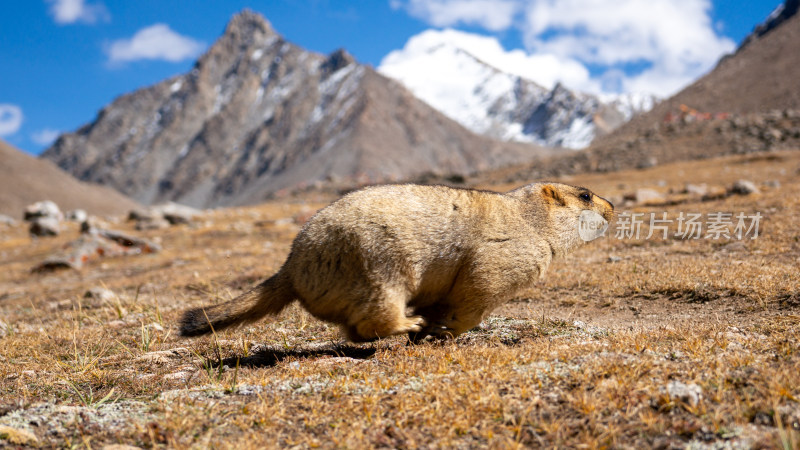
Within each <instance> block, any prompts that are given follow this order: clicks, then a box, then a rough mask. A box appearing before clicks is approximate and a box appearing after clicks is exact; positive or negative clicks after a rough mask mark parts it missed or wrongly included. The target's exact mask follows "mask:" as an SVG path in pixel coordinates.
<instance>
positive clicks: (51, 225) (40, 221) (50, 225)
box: [29, 217, 61, 236]
mask: <svg viewBox="0 0 800 450" xmlns="http://www.w3.org/2000/svg"><path fill="white" fill-rule="evenodd" d="M29 231H30V234H31V235H32V236H58V233H60V232H61V226H60V222H59V220H58V219H57V218H55V217H37V218H36V219H34V220H33V222H32V223H31V227H30V229H29Z"/></svg>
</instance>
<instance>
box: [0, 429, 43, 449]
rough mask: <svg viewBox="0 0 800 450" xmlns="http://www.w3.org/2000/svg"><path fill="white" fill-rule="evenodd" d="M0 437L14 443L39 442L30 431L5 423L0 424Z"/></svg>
mask: <svg viewBox="0 0 800 450" xmlns="http://www.w3.org/2000/svg"><path fill="white" fill-rule="evenodd" d="M0 439H4V440H6V441H8V442H10V443H12V444H14V445H31V446H36V445H38V444H39V439H38V438H37V437H36V435H35V434H33V433H31V432H30V431H28V430H23V429H21V428H12V427H9V426H7V425H0Z"/></svg>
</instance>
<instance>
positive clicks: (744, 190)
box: [731, 180, 761, 195]
mask: <svg viewBox="0 0 800 450" xmlns="http://www.w3.org/2000/svg"><path fill="white" fill-rule="evenodd" d="M731 192H732V193H734V194H739V195H749V194H758V193H760V192H761V191H760V190H759V189H758V186H756V184H755V183H753V182H752V181H750V180H739V181H737V182H736V183H733V187H731Z"/></svg>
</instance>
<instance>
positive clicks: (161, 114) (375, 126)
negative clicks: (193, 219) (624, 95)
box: [43, 11, 542, 207]
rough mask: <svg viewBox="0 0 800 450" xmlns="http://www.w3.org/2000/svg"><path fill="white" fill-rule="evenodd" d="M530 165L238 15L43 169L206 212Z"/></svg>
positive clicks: (59, 147) (69, 139)
mask: <svg viewBox="0 0 800 450" xmlns="http://www.w3.org/2000/svg"><path fill="white" fill-rule="evenodd" d="M541 152H542V150H540V149H538V148H536V147H535V146H531V145H512V144H508V143H498V142H493V141H491V140H489V139H486V138H483V137H479V136H476V135H474V134H473V133H471V132H469V131H467V130H466V129H464V128H463V127H461V126H460V125H458V124H457V123H455V122H453V121H452V120H450V119H448V118H446V117H445V116H443V115H442V114H440V113H439V112H437V111H436V110H434V109H433V108H431V107H430V106H428V105H426V104H424V103H423V102H422V101H420V100H418V99H416V98H415V97H414V96H413V95H412V94H411V93H410V92H408V91H407V90H406V89H405V88H403V87H402V86H401V85H400V84H399V83H397V82H395V81H393V80H390V79H388V78H386V77H384V76H382V75H380V74H378V73H377V72H375V71H374V70H373V69H371V68H370V67H368V66H365V65H361V64H359V63H357V62H356V61H355V60H354V59H353V57H352V56H350V55H349V54H348V53H347V52H345V51H343V50H339V51H336V52H334V53H332V54H330V55H320V54H317V53H312V52H309V51H306V50H304V49H302V48H300V47H298V46H296V45H293V44H291V43H289V42H287V41H285V40H284V39H283V38H282V37H281V36H280V35H279V34H277V33H276V32H275V31H274V30H273V29H272V27H271V26H270V24H269V23H268V22H267V21H266V20H265V19H264V18H263V17H262V16H261V15H259V14H256V13H254V12H250V11H244V12H241V13H239V14H237V15H235V16H234V17H233V18H232V20H231V21H230V22H229V24H228V25H227V27H226V29H225V31H224V34H223V35H222V36H221V37H220V38H219V39H218V40H217V41H216V42H215V43H214V45H212V46H211V48H210V49H209V50H208V51H207V52H206V53H205V54H204V55H203V56H201V58H200V59H199V60H198V61H197V63H196V64H195V66H194V68H193V69H192V70H191V71H190V72H189V73H186V74H184V75H180V76H176V77H173V78H171V79H168V80H165V81H162V82H160V83H157V84H155V85H153V86H150V87H147V88H144V89H140V90H138V91H136V92H133V93H130V94H127V95H123V96H121V97H119V98H118V99H116V100H114V101H113V102H112V103H111V104H110V105H108V106H106V107H105V108H103V109H102V110H101V111H100V113H99V114H98V116H97V118H96V119H95V120H94V121H93V122H92V123H89V124H87V125H85V126H83V127H81V128H80V129H79V130H77V131H76V132H74V133H69V134H65V135H62V136H61V137H60V138H59V139H58V140H57V141H56V142H55V143H54V145H53V146H52V147H50V148H49V149H48V150H47V151H45V152H44V154H43V157H44V158H46V159H49V160H51V161H54V162H55V163H57V164H58V165H59V166H60V167H62V168H63V169H65V170H67V171H68V172H70V173H72V174H74V175H76V176H77V177H78V178H80V179H83V180H91V181H94V182H98V183H102V184H105V185H108V186H111V187H114V188H115V189H117V190H119V191H121V192H123V193H125V194H127V195H129V196H131V197H133V198H135V199H137V200H138V201H141V202H143V203H156V202H162V201H167V200H172V201H176V202H180V203H184V204H188V205H192V206H199V207H212V206H224V205H240V204H251V203H257V202H259V201H262V200H264V199H266V198H269V197H270V196H271V195H273V194H274V193H276V192H278V191H280V190H282V189H295V188H299V187H303V186H308V185H311V184H317V183H324V182H334V183H350V184H353V183H355V182H360V183H365V182H377V181H389V180H400V179H407V178H409V177H414V176H417V175H419V174H422V173H426V172H433V173H438V174H444V175H447V174H450V173H461V174H464V173H471V172H473V171H476V170H482V169H487V168H492V167H498V166H502V165H507V164H511V163H515V162H520V161H526V160H530V159H531V158H533V156H535V155H537V154H539V153H541Z"/></svg>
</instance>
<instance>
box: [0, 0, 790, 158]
mask: <svg viewBox="0 0 800 450" xmlns="http://www.w3.org/2000/svg"><path fill="white" fill-rule="evenodd" d="M780 3H781V2H780V1H779V0H771V1H767V0H754V1H738V2H731V1H722V0H713V1H711V0H529V1H523V0H361V1H336V0H328V1H326V0H272V1H260V2H259V1H236V0H229V1H224V2H223V1H205V0H194V1H163V0H160V1H154V0H137V1H119V0H43V1H39V0H25V1H7V2H3V5H2V6H1V7H0V30H2V31H0V38H1V41H0V42H2V44H0V61H2V70H0V139H4V140H6V141H7V142H10V143H11V144H13V145H15V146H17V147H19V148H21V149H23V150H25V151H28V152H30V153H33V154H38V153H39V152H41V151H42V150H43V149H44V148H46V147H47V146H48V145H49V142H51V141H52V139H54V138H55V136H57V134H58V132H63V131H72V130H75V129H77V128H78V127H79V126H81V125H82V124H85V123H87V122H90V121H91V120H93V119H94V117H95V115H96V114H97V111H98V110H99V109H100V108H102V107H103V106H104V105H106V104H107V103H109V102H110V101H112V100H113V99H114V98H115V97H117V96H119V95H121V94H124V93H127V92H130V91H132V90H134V89H137V88H140V87H143V86H147V85H150V84H153V83H155V82H158V81H160V80H162V79H164V78H167V77H169V76H172V75H175V74H178V73H182V72H185V71H187V70H188V69H189V68H190V67H191V65H192V64H193V62H194V60H195V59H196V58H197V56H198V54H199V53H201V52H202V51H203V50H204V49H205V48H207V46H209V45H211V44H212V43H213V42H214V40H215V39H216V38H217V37H218V36H219V35H220V34H221V32H222V31H223V29H224V27H225V24H226V23H227V21H228V20H229V19H230V17H231V16H232V15H233V14H234V13H236V12H237V11H240V10H242V9H243V8H250V9H253V10H255V11H257V12H260V13H262V14H263V15H264V16H265V17H266V18H267V19H268V20H269V21H270V22H271V23H272V25H273V27H274V28H275V29H276V30H277V31H278V32H279V33H281V34H282V35H283V36H284V37H285V38H286V39H288V40H289V41H291V42H293V43H295V44H298V45H300V46H302V47H305V48H307V49H310V50H313V51H317V52H321V53H328V52H331V51H333V50H335V49H337V48H340V47H343V48H346V49H347V50H348V51H349V52H350V53H352V54H353V55H355V57H356V58H357V59H358V60H359V61H361V62H364V63H368V64H371V65H373V66H375V67H377V66H378V65H379V64H380V62H381V60H382V59H383V57H384V56H386V55H387V54H388V53H389V52H391V51H394V50H398V49H401V48H403V46H404V45H405V43H406V42H407V41H408V39H409V38H411V37H412V36H414V35H416V34H419V33H421V32H422V31H424V30H427V29H430V28H444V27H451V28H456V29H459V30H462V31H467V32H471V33H477V34H481V35H484V36H491V37H494V38H496V39H497V40H498V41H499V43H500V44H501V45H502V47H503V48H504V49H506V50H514V49H521V50H522V51H524V52H525V53H526V54H528V55H534V54H536V55H543V54H547V55H553V58H552V60H553V61H555V62H554V63H553V64H554V67H553V68H552V69H553V70H561V69H562V68H567V67H571V68H573V69H574V67H576V64H577V65H578V66H579V67H582V68H585V73H584V74H583V75H581V77H582V78H581V77H578V78H575V76H574V75H575V74H574V73H573V74H572V75H573V76H572V77H570V75H569V74H567V73H565V75H564V79H565V80H573V81H572V84H573V86H571V87H574V88H577V89H583V90H587V91H604V90H615V91H634V90H635V91H660V92H658V93H660V94H662V95H663V94H665V93H666V94H668V93H671V92H674V91H675V90H676V89H677V88H679V87H680V86H682V85H685V84H686V83H687V82H689V81H691V79H694V78H696V76H697V75H699V74H701V73H703V72H705V71H707V70H708V69H709V68H710V67H712V66H713V62H714V61H716V60H717V59H718V58H719V56H720V55H721V54H722V53H724V52H726V51H730V50H731V49H732V48H733V47H734V45H735V44H738V43H739V42H740V41H741V40H742V38H743V37H744V36H746V35H747V33H749V32H750V31H751V30H752V28H753V26H754V25H756V24H757V23H759V22H761V21H762V20H763V19H764V18H766V16H767V15H768V14H769V13H770V12H771V11H772V10H773V9H775V7H777V6H778V5H779V4H780ZM148 37H149V39H148ZM537 61H539V60H537ZM564 70H566V69H564ZM582 70H583V69H582ZM531 78H532V79H534V80H535V79H536V75H535V74H531Z"/></svg>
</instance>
